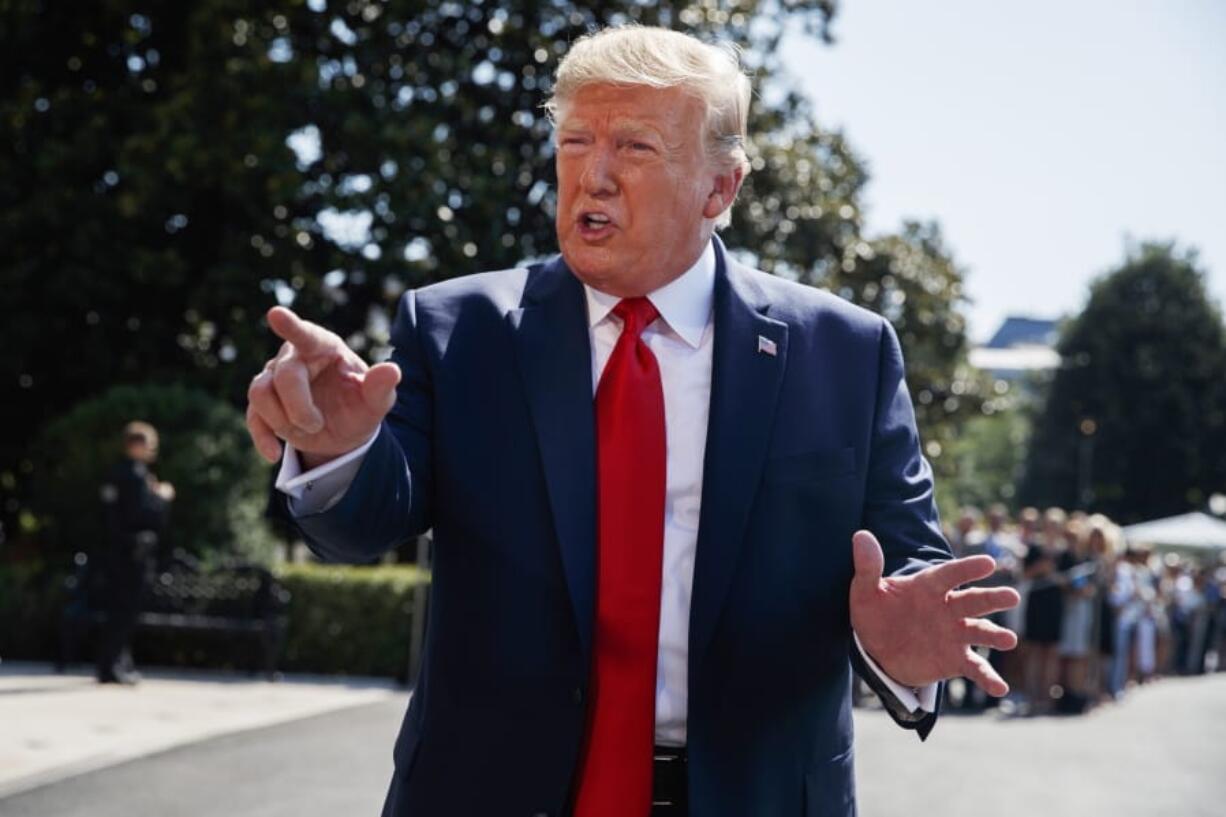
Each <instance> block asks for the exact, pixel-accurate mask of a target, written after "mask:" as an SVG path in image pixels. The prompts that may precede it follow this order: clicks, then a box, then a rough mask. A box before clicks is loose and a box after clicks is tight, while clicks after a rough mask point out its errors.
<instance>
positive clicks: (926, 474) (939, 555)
mask: <svg viewBox="0 0 1226 817" xmlns="http://www.w3.org/2000/svg"><path fill="white" fill-rule="evenodd" d="M881 326H882V328H881V337H880V341H879V343H880V346H879V350H878V354H879V361H878V368H877V372H878V375H877V376H878V381H877V395H876V406H875V409H874V417H873V437H872V446H871V450H870V451H869V462H868V481H867V487H866V492H865V501H864V518H863V520H862V521H861V527H863V528H865V529H867V530H870V531H872V532H873V533H874V534H875V535H876V537H877V539H878V541H880V542H881V548H882V551H883V552H884V554H885V575H887V576H903V575H908V574H911V573H915V572H917V571H920V570H923V569H924V568H925V567H928V566H930V565H933V564H937V563H939V562H944V561H948V560H949V559H950V558H951V557H952V555H951V553H950V550H949V545H948V543H946V541H945V537H944V536H943V535H942V534H941V524H940V519H939V517H938V515H937V506H936V499H935V495H934V493H933V482H932V468H931V466H929V464H928V461H927V460H926V459H924V456H923V453H922V451H921V449H920V439H919V431H918V430H917V428H916V425H915V410H914V408H913V406H912V405H911V395H910V394H909V393H908V391H907V382H906V377H905V374H906V370H905V368H904V365H903V358H902V350H901V349H900V347H899V344H898V336H897V335H896V334H895V333H894V328H893V327H892V326H890V324H889V323H888V322H886V321H885V320H882V322H881ZM851 656H852V659H851V660H852V666H853V667H855V669H856V671H857V672H858V673H859V674H860V676H861V677H862V678H864V679H865V682H866V683H868V685H869V687H871V688H872V689H873V691H874V692H876V693H877V695H878V696H879V697H881V698H882V700H883V702H884V703H885V705H886V710H887V711H888V712H889V713H890V715H891V717H893V718H894V720H895V721H896V722H897V723H898V724H899V725H900V726H902V727H904V728H906V729H914V730H916V731H917V732H918V734H919V736H920V738H921V739H922V738H926V737H927V736H928V733H929V732H930V731H932V727H933V725H934V724H935V723H936V718H937V715H938V714H939V712H940V701H941V698H942V693H943V691H944V690H943V686H944V685H943V684H942V685H941V688H939V689H938V690H937V696H936V700H937V706H936V710H937V711H936V712H932V713H915V714H908V713H906V711H905V710H904V709H902V708H901V707H899V706H897V705H896V704H897V699H896V698H895V697H894V695H893V693H891V692H890V691H889V689H888V688H886V687H885V685H884V684H883V683H882V682H881V679H880V678H878V677H877V676H876V674H875V673H873V672H872V671H871V670H870V669H869V668H868V667H867V666H866V665H865V663H864V660H863V657H862V656H861V655H860V654H859V651H858V650H856V649H855V648H854V647H853V648H852V650H851Z"/></svg>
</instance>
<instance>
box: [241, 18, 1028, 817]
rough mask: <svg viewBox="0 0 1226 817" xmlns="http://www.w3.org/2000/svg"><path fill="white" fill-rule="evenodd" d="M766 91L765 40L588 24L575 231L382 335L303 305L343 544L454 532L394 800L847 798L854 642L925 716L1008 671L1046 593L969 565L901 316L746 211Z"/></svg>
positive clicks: (684, 809) (281, 456)
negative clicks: (845, 296) (1019, 628)
mask: <svg viewBox="0 0 1226 817" xmlns="http://www.w3.org/2000/svg"><path fill="white" fill-rule="evenodd" d="M748 103H749V83H748V80H747V79H746V78H745V76H744V75H743V74H742V73H741V71H740V68H739V64H738V60H737V58H736V55H735V52H734V51H732V50H730V49H723V48H720V47H717V46H709V45H704V44H702V43H700V42H698V41H697V40H694V39H693V38H690V37H687V36H685V35H682V34H679V33H676V32H669V31H664V30H660V29H644V28H625V29H609V30H606V31H603V32H600V33H597V34H594V35H592V36H590V37H587V38H585V39H583V40H581V41H579V42H577V43H576V44H575V45H574V47H573V48H572V49H571V51H570V53H569V54H568V55H567V57H566V59H565V60H563V62H562V64H561V65H560V66H559V69H558V77H557V83H556V86H555V92H554V96H553V98H552V99H551V100H550V103H549V109H550V111H551V113H552V115H553V117H554V119H555V123H556V126H557V171H558V207H557V231H558V240H559V244H560V247H561V251H562V252H561V256H560V257H558V258H554V259H552V260H549V261H546V262H544V263H541V264H535V265H532V266H528V267H524V268H519V269H512V270H504V271H501V272H494V273H485V274H480V275H472V276H467V277H463V278H458V279H454V280H451V281H447V282H444V283H441V284H437V285H434V286H430V287H426V288H424V289H421V290H418V291H415V292H409V293H407V294H406V295H405V296H404V298H403V299H402V300H401V303H400V306H399V310H398V313H397V316H396V320H395V323H394V325H393V330H392V342H393V345H394V347H395V352H394V353H393V356H392V359H391V361H390V362H386V363H380V364H378V365H375V366H367V364H366V363H365V362H363V361H362V360H361V359H360V358H359V357H358V356H357V355H356V354H355V353H353V352H352V351H351V350H349V349H348V348H346V347H345V345H344V343H343V342H342V341H341V340H340V339H339V338H338V337H337V336H336V335H334V334H332V333H330V332H328V331H326V330H325V329H323V328H322V327H319V326H317V325H315V324H311V323H309V322H307V321H304V320H302V319H300V318H299V317H298V316H296V315H294V314H293V313H292V312H290V311H289V310H286V309H282V308H275V309H273V310H271V311H270V313H269V315H268V320H269V324H270V326H271V328H272V329H273V331H274V332H276V333H277V334H278V335H279V336H280V337H281V338H283V339H284V341H285V343H284V344H283V345H282V348H281V351H280V352H279V353H278V354H277V356H276V357H274V358H273V359H272V360H270V361H269V363H268V364H267V366H266V367H265V369H264V371H263V372H262V373H260V374H259V375H258V376H257V377H256V378H255V379H254V380H253V382H252V386H251V390H250V407H249V409H248V426H249V428H250V431H251V434H252V437H253V440H254V442H255V444H256V446H257V448H258V449H259V450H260V451H261V453H262V454H263V455H264V456H265V457H267V458H268V459H269V460H270V461H274V462H275V461H277V460H281V462H282V472H281V475H280V478H279V480H278V485H279V487H281V488H282V489H283V490H284V491H285V492H286V493H287V494H289V495H290V496H291V497H292V498H291V499H290V500H289V501H290V508H291V511H292V512H293V514H294V515H295V517H296V518H297V520H298V524H299V525H300V526H301V528H302V530H303V532H304V534H305V535H306V537H307V538H308V540H309V541H310V542H311V544H312V546H313V548H314V549H315V550H316V552H317V553H319V554H320V555H321V556H323V557H325V558H328V559H344V560H364V559H368V558H370V557H372V556H374V555H377V554H378V553H381V552H383V551H385V550H386V549H387V548H389V547H391V546H393V545H395V544H396V543H397V542H399V541H402V540H404V539H405V538H406V537H409V536H412V535H414V534H417V533H420V532H422V531H424V530H426V529H433V532H434V542H435V562H434V585H433V591H432V597H431V608H430V620H429V627H428V632H427V635H426V648H425V658H424V661H423V667H422V670H421V676H420V678H419V679H418V684H417V688H416V692H415V694H414V696H413V700H412V703H411V704H410V706H409V711H408V713H407V715H406V716H405V721H404V725H403V727H402V729H401V733H400V737H399V739H398V740H397V742H396V747H395V750H394V757H395V765H396V771H395V774H394V777H393V780H392V783H391V788H390V791H389V793H388V798H387V802H386V806H385V810H384V813H385V814H386V815H414V817H431V815H525V817H527V816H528V815H542V814H544V815H555V816H556V815H574V816H575V817H614V816H615V815H616V816H618V817H646V815H648V814H652V815H686V814H690V815H695V817H721V816H722V815H727V816H728V817H745V816H746V815H789V816H790V815H798V816H799V815H840V816H845V815H850V814H853V813H854V811H855V799H854V780H853V773H852V734H851V725H852V721H851V696H850V689H851V665H852V664H854V665H855V667H856V668H857V669H858V670H859V671H860V673H861V674H862V675H863V676H864V677H865V678H866V679H867V680H868V681H869V683H870V685H871V686H872V687H873V688H874V689H875V690H877V691H878V693H879V694H880V695H881V696H882V698H883V700H884V701H885V702H886V706H887V708H888V709H889V711H890V712H891V714H892V715H893V716H894V717H895V719H896V720H897V721H899V722H900V723H901V724H902V725H904V726H905V727H907V728H911V729H915V730H917V731H918V732H919V734H920V735H921V736H923V735H926V734H927V732H928V730H930V729H931V728H932V724H933V721H934V720H935V717H936V712H935V710H936V705H935V701H936V700H937V699H938V697H939V696H938V694H937V693H938V683H939V682H940V681H941V680H942V679H943V678H946V677H949V676H952V675H955V674H965V675H968V676H969V677H970V678H971V679H972V680H974V681H976V682H977V683H980V684H981V685H984V686H985V687H986V688H987V689H988V691H989V692H992V693H993V694H998V695H999V694H1003V693H1004V692H1005V691H1006V687H1005V685H1004V683H1003V682H1002V681H1001V680H1000V679H999V677H997V676H996V674H995V673H994V671H993V670H992V669H991V668H990V667H989V666H988V665H987V663H986V662H985V661H983V660H982V659H980V658H979V657H978V656H977V655H975V654H974V652H973V650H972V649H971V648H970V647H971V645H975V644H988V645H991V646H993V647H996V648H998V649H1007V648H1009V647H1011V646H1012V645H1013V643H1014V641H1015V638H1014V636H1013V634H1012V633H1010V632H1008V631H1005V630H1003V629H1001V628H999V627H996V626H994V625H991V624H989V623H987V622H985V621H982V620H981V619H979V618H978V616H982V615H984V614H986V613H987V612H990V611H991V610H994V609H999V608H1002V607H1008V606H1010V605H1011V604H1013V603H1015V602H1016V594H1015V593H1013V591H1011V590H982V589H975V590H961V591H960V590H956V589H955V588H957V587H958V586H959V585H961V584H963V583H965V582H968V581H972V580H975V579H977V578H980V577H982V576H983V575H986V574H987V573H989V572H990V571H991V569H992V561H991V559H989V558H987V557H984V556H980V557H975V558H972V559H968V560H958V561H949V551H948V548H947V546H946V544H945V542H944V540H943V539H942V538H941V535H940V532H939V527H938V524H937V517H936V510H935V507H934V504H933V499H932V480H931V471H930V469H929V467H928V465H927V463H926V462H925V461H924V459H923V457H922V456H921V453H920V447H919V440H918V436H917V433H916V429H915V422H914V415H913V412H912V409H911V403H910V399H909V397H908V395H907V391H906V387H905V384H904V381H903V363H902V357H901V354H900V352H899V348H898V342H897V339H896V338H895V335H894V333H893V331H892V330H891V329H890V327H889V325H888V324H887V323H886V322H885V321H884V320H882V319H881V318H880V317H877V316H875V315H872V314H870V313H868V312H866V311H864V310H861V309H858V308H856V307H854V306H851V305H850V304H847V303H845V302H843V301H841V300H839V299H837V298H835V297H833V296H831V295H829V294H826V293H823V292H820V291H818V290H815V289H812V288H808V287H803V286H799V285H796V284H794V283H790V282H787V281H784V280H781V279H778V278H774V277H771V276H769V275H766V274H763V273H761V272H757V271H754V270H751V269H749V268H748V267H745V266H744V265H742V264H740V263H738V262H736V261H735V260H734V259H733V258H731V257H730V256H729V255H728V254H727V253H726V252H725V250H724V247H723V245H722V243H721V242H720V241H719V240H718V239H717V238H716V237H715V236H714V231H715V229H716V228H717V227H718V226H719V225H721V224H724V223H727V220H728V214H729V208H730V207H731V206H732V203H733V200H734V199H735V197H736V194H737V192H738V191H739V189H740V186H741V182H742V180H743V178H744V174H745V172H746V171H747V168H748V162H747V160H746V156H745V151H744V140H745V119H746V113H747V110H748ZM282 441H285V442H286V443H287V445H285V446H284V450H283V446H282ZM870 531H871V533H870ZM878 539H880V541H881V543H882V544H879V543H878ZM883 546H884V547H883ZM883 571H884V572H886V573H888V578H883ZM849 656H850V662H849Z"/></svg>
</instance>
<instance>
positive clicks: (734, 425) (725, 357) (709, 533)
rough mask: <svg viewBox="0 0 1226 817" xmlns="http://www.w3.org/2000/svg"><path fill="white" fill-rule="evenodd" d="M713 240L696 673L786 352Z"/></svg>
mask: <svg viewBox="0 0 1226 817" xmlns="http://www.w3.org/2000/svg"><path fill="white" fill-rule="evenodd" d="M715 243H716V259H717V261H716V264H717V268H716V276H715V306H714V313H715V314H714V322H715V326H714V331H715V337H714V349H713V352H712V354H713V360H712V369H711V411H710V419H709V422H708V427H707V447H706V455H705V457H704V461H703V487H702V512H701V516H700V518H699V523H698V547H697V554H696V556H695V563H694V587H693V596H692V598H691V603H690V646H689V666H690V678H691V679H693V678H695V677H696V671H697V669H698V667H699V666H700V663H699V662H700V661H701V658H702V655H703V653H704V651H705V650H706V648H707V645H708V644H709V643H710V640H711V637H712V635H713V634H714V632H715V625H716V622H717V621H718V619H719V612H720V609H721V607H722V606H723V603H724V600H725V598H726V597H727V595H728V588H729V586H730V584H731V582H732V577H733V574H734V572H735V569H736V563H737V555H738V553H739V552H740V549H741V547H742V545H743V542H744V539H745V527H746V524H747V523H748V519H749V511H750V508H751V507H752V505H753V501H754V498H755V496H756V494H757V489H758V481H759V479H760V477H761V474H762V467H763V464H764V462H765V459H766V451H767V447H768V445H769V442H770V435H771V428H772V427H773V425H774V417H775V402H776V400H777V399H778V396H779V387H780V384H781V383H782V382H783V373H784V368H785V365H786V363H787V351H788V344H787V341H788V327H787V324H785V323H783V322H781V321H777V320H774V319H772V318H768V317H766V316H765V315H764V314H762V313H764V312H766V310H767V309H768V307H769V304H768V303H767V302H766V301H765V298H764V296H763V295H762V294H761V292H760V291H759V290H758V289H757V287H756V286H755V285H754V284H753V281H752V279H751V278H750V273H749V271H748V270H747V268H745V267H743V266H741V265H740V264H737V263H736V262H735V261H732V260H731V259H728V258H727V256H726V253H725V251H724V248H723V244H722V243H721V242H720V241H719V240H718V239H716V242H715ZM760 339H765V340H766V341H767V343H762V341H761V340H760ZM771 343H773V344H774V354H770V344H771Z"/></svg>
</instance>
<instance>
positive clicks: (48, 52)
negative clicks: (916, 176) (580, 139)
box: [0, 0, 974, 529]
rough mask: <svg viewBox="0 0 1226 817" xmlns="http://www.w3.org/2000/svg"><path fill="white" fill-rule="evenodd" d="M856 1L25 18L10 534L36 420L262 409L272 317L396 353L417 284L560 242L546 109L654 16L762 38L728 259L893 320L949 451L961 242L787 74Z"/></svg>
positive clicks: (7, 485)
mask: <svg viewBox="0 0 1226 817" xmlns="http://www.w3.org/2000/svg"><path fill="white" fill-rule="evenodd" d="M834 10H835V3H834V2H833V0H786V2H757V1H756V0H733V2H723V3H709V2H677V3H671V2H665V3H653V4H643V3H638V2H613V3H602V4H596V5H584V4H573V3H563V2H557V3H547V4H542V3H537V2H535V0H517V1H516V2H506V3H498V4H461V3H454V2H440V0H389V2H375V0H348V1H347V2H336V1H335V0H333V2H325V0H309V2H308V1H307V0H252V1H250V2H249V1H248V0H243V1H242V2H240V0H201V2H198V3H192V4H180V3H172V2H167V0H155V1H154V2H150V3H147V4H145V5H144V6H142V7H141V8H140V10H139V11H138V12H134V11H133V9H132V6H131V4H130V3H126V2H121V0H100V1H99V2H96V3H89V4H85V5H79V4H78V5H67V4H49V3H41V2H36V0H10V2H8V3H6V4H2V5H0V44H3V46H4V48H3V53H0V132H2V133H3V134H4V136H5V138H4V139H3V140H0V248H2V249H0V254H2V257H0V287H2V288H3V291H4V292H5V300H4V314H3V319H4V321H3V324H4V328H3V332H4V342H3V343H2V344H0V402H2V403H3V405H5V407H6V413H7V414H8V416H9V417H10V422H9V423H8V424H7V426H6V427H7V428H9V429H21V431H20V432H14V431H10V432H8V433H6V434H4V435H2V436H0V494H2V497H3V506H2V507H0V518H2V519H3V520H4V523H5V525H6V527H8V528H10V529H11V527H12V526H13V521H14V519H15V518H16V517H17V515H18V514H19V512H20V511H21V510H22V509H23V508H24V504H23V503H24V501H25V497H26V495H27V494H28V491H27V489H26V486H28V484H29V483H30V480H31V476H32V472H33V470H34V469H35V468H36V467H37V464H36V462H35V460H34V459H32V458H30V457H29V456H28V454H27V451H26V442H27V439H28V436H29V434H28V433H27V432H28V430H29V429H33V428H37V427H38V426H39V425H40V424H41V423H42V422H43V421H44V419H45V418H47V417H54V416H57V415H59V414H61V413H63V412H64V411H66V410H68V409H69V408H70V407H71V406H73V405H75V404H76V403H77V402H79V401H81V400H82V399H85V398H88V397H90V396H92V395H96V394H98V393H99V392H101V391H102V390H104V389H105V388H107V387H109V386H110V385H112V384H115V383H142V382H173V381H176V380H186V381H190V382H191V383H192V384H193V385H195V386H198V387H200V388H202V389H204V390H206V391H208V392H209V393H211V394H213V395H215V396H218V397H220V398H223V399H226V400H228V401H230V402H232V403H234V404H236V405H240V404H241V403H242V401H243V399H244V392H245V390H246V386H247V383H248V382H249V380H250V377H251V376H252V374H253V373H254V372H255V371H256V370H257V369H258V367H259V366H260V365H261V364H262V362H263V360H264V359H265V358H266V357H267V355H268V354H269V352H270V351H271V349H272V346H273V344H272V343H271V341H270V339H269V337H268V335H267V332H266V330H265V329H264V328H263V326H262V321H261V316H262V314H263V312H264V311H265V310H266V309H267V307H269V306H271V305H272V304H274V303H278V302H280V303H285V304H291V303H292V304H293V305H294V306H295V307H296V308H299V309H301V311H302V312H303V313H305V314H308V315H310V316H311V317H312V318H314V319H317V320H319V321H321V322H323V323H325V324H327V325H328V326H330V327H331V328H333V329H334V330H336V331H338V332H340V333H341V334H342V335H343V336H344V337H346V338H347V339H348V340H349V342H350V343H351V344H352V345H353V346H354V347H355V348H356V349H358V350H359V351H362V352H364V353H366V354H369V355H371V356H378V355H380V354H381V353H382V349H383V344H385V343H386V340H387V319H388V315H389V312H390V308H391V307H392V305H393V304H394V303H395V300H396V299H397V298H398V297H399V295H400V294H401V293H402V292H403V291H404V290H405V288H406V287H411V286H418V285H422V284H426V283H429V282H431V281H435V280H439V279H442V278H447V277H451V276H455V275H462V274H467V273H469V272H473V271H476V270H479V269H491V268H500V267H506V266H511V265H514V264H516V263H519V262H521V261H522V260H524V259H531V258H539V257H542V256H545V255H547V254H549V253H551V252H552V251H554V248H555V243H554V232H553V192H552V181H553V167H552V146H551V144H550V128H549V123H548V122H547V120H546V119H545V118H544V116H543V114H542V111H541V107H540V106H541V103H542V102H543V101H544V99H545V97H546V95H547V93H548V89H549V84H550V78H551V76H552V73H553V71H554V69H555V68H556V65H557V60H558V58H559V55H561V54H562V53H564V52H565V50H566V47H567V45H568V43H570V42H572V41H573V40H574V39H575V38H577V37H578V36H580V35H582V34H583V33H585V32H586V31H588V30H590V29H591V28H593V27H596V26H600V25H605V24H610V23H622V22H629V21H638V22H641V23H645V24H658V25H665V26H671V27H675V28H682V29H685V30H687V31H691V32H694V33H697V34H699V35H701V36H706V37H714V36H718V37H721V38H724V39H730V40H732V41H734V42H736V43H738V44H740V45H741V46H743V47H744V49H745V58H746V62H747V64H748V65H749V67H750V68H751V69H752V71H753V72H754V75H755V86H756V87H757V88H758V89H759V91H760V92H761V93H760V96H759V97H758V99H757V100H756V102H755V105H754V109H753V111H752V115H751V116H752V118H751V133H752V134H753V137H754V146H753V152H752V156H751V160H752V162H753V165H754V171H753V173H752V174H751V176H750V179H749V183H748V185H747V187H746V190H745V194H744V196H743V199H742V203H740V204H739V205H738V211H737V214H736V216H735V218H734V224H733V227H732V229H731V230H729V231H728V232H727V234H726V237H727V240H728V242H729V245H730V246H733V247H736V248H738V249H739V251H741V252H744V253H746V254H747V255H750V256H752V257H754V258H756V259H759V260H760V262H761V263H762V264H763V265H764V266H766V267H767V268H769V269H772V270H773V271H775V272H778V273H779V274H783V275H791V276H793V277H796V278H798V279H799V280H803V281H806V282H807V283H812V284H816V285H821V286H829V287H831V288H833V289H835V291H839V292H841V293H843V294H844V295H846V296H847V297H850V298H852V299H854V300H859V301H861V302H863V303H866V304H867V305H869V306H876V307H879V308H881V309H883V310H884V311H885V312H886V314H887V315H889V316H890V318H891V320H893V321H894V322H895V324H896V326H898V327H899V331H900V334H901V335H902V337H903V342H904V344H905V345H906V349H907V355H908V365H909V367H910V377H911V381H912V388H913V391H915V393H916V395H917V405H918V407H919V413H920V419H921V424H922V426H923V431H924V433H925V435H926V437H927V438H928V439H930V440H931V441H932V442H935V443H936V444H937V446H938V447H937V448H930V450H929V453H930V455H933V454H934V452H935V453H936V454H939V453H940V448H939V446H940V445H942V444H943V443H942V440H945V439H947V437H948V435H949V433H950V429H952V428H953V422H952V421H953V419H955V418H956V417H957V416H960V413H961V412H966V411H973V410H974V394H973V388H972V386H970V385H967V384H969V382H970V381H969V380H968V379H967V378H966V377H965V376H964V375H963V374H961V373H960V372H959V370H958V368H957V367H958V363H957V361H958V360H960V359H961V355H962V352H963V350H964V345H965V340H964V336H963V330H962V323H961V320H962V319H961V316H960V314H959V310H960V308H961V306H962V303H963V300H962V296H961V289H960V282H961V278H960V274H959V273H958V271H957V270H956V269H955V268H954V267H953V265H952V262H950V260H949V256H948V253H946V251H945V250H944V249H943V247H942V246H941V243H940V237H939V234H938V233H937V231H936V229H935V227H931V226H930V227H919V226H907V227H905V228H904V230H903V231H902V233H900V234H899V235H898V236H894V237H890V238H881V239H877V240H872V241H870V240H867V239H865V238H864V237H863V235H862V230H861V222H860V204H859V198H860V194H861V189H862V187H863V185H864V183H865V181H866V179H867V176H866V173H865V171H864V169H863V165H862V163H861V162H860V161H859V159H858V158H857V157H856V156H855V155H854V153H853V151H852V150H851V149H850V147H849V145H848V143H847V141H846V140H845V138H844V137H843V135H842V134H839V133H835V132H831V131H829V130H827V129H825V128H823V127H821V125H820V123H818V122H817V121H816V120H815V118H814V116H813V114H812V111H811V107H810V106H809V104H808V103H807V102H806V101H805V100H804V99H803V98H802V97H801V96H800V95H798V94H796V93H794V92H793V91H791V90H790V88H789V86H788V84H787V82H786V80H785V78H784V77H783V76H782V74H781V69H780V66H779V64H778V57H777V55H778V53H779V49H778V47H777V46H778V44H779V41H780V39H781V37H782V36H783V34H784V32H785V30H798V29H800V30H805V31H807V32H808V34H809V35H811V36H813V37H816V38H819V39H820V38H824V39H828V38H829V25H830V21H831V19H832V17H833V15H834ZM874 286H875V287H876V290H875V294H874V289H873V287H874ZM941 299H947V300H946V303H944V304H940V303H938V301H940V300H941ZM959 383H961V384H962V385H958V384H959ZM959 390H961V391H959ZM926 395H927V396H926ZM939 465H940V464H939V462H938V467H939Z"/></svg>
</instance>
